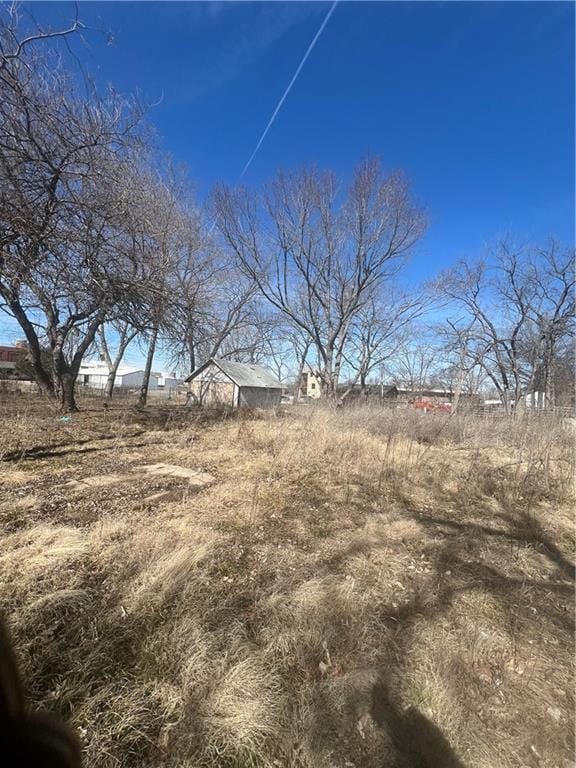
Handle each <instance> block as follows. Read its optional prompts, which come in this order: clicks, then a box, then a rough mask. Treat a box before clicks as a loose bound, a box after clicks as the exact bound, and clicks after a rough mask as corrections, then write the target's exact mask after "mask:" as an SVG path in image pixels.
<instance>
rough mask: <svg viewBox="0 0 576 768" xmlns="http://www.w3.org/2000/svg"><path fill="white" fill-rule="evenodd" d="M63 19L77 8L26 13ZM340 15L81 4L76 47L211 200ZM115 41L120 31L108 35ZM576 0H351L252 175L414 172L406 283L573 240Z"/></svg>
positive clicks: (41, 7)
mask: <svg viewBox="0 0 576 768" xmlns="http://www.w3.org/2000/svg"><path fill="white" fill-rule="evenodd" d="M25 7H26V8H28V9H30V10H31V11H32V13H33V14H34V15H35V17H36V18H37V19H38V20H39V21H42V22H49V23H51V24H54V25H60V24H61V23H62V22H63V21H65V20H66V19H69V18H70V17H71V16H72V15H73V14H74V5H72V4H70V3H68V4H66V3H41V4H40V3H37V4H32V5H28V6H25ZM329 7H330V4H329V3H323V2H314V3H312V2H307V3H304V2H288V3H285V2H260V3H248V2H240V3H157V2H148V3H135V2H134V3H120V2H115V3H98V2H94V3H81V4H80V5H79V12H80V18H81V19H82V20H83V21H84V22H85V23H86V24H87V25H88V26H89V27H93V28H97V29H100V30H103V32H102V33H100V32H89V33H87V34H86V36H85V42H84V43H83V44H82V45H79V44H78V43H76V44H75V51H76V53H77V55H78V57H79V59H80V61H82V63H83V64H84V65H85V66H86V68H87V69H88V70H89V71H91V72H92V73H93V74H94V75H95V77H96V79H97V81H98V82H99V83H100V84H105V83H112V84H113V85H114V86H115V87H116V88H117V89H118V90H120V91H122V92H131V91H134V90H136V89H138V90H139V91H140V92H141V94H142V95H143V96H144V98H145V99H147V100H148V101H150V102H157V104H156V106H154V107H152V108H151V110H150V113H149V118H150V120H151V121H152V123H153V124H154V125H155V126H156V128H157V130H158V133H159V135H160V137H161V140H162V146H163V148H164V149H166V150H167V151H169V152H170V153H171V154H173V155H174V156H175V157H176V158H177V159H178V160H181V161H185V162H186V163H187V164H188V165H189V168H190V173H191V177H192V178H193V179H194V181H195V183H196V188H197V193H198V196H199V197H200V198H202V197H203V196H204V195H205V194H207V193H208V191H209V189H210V187H211V185H212V184H214V183H215V182H217V181H225V182H228V183H234V182H235V181H236V180H237V178H238V176H239V174H240V172H241V170H242V168H243V166H244V164H245V163H246V161H247V159H248V158H249V156H250V154H251V153H252V150H253V149H254V146H255V144H256V142H257V140H258V138H259V136H260V134H261V133H262V131H263V129H264V127H265V125H266V123H267V121H268V119H269V117H270V115H271V113H272V111H273V109H274V107H275V106H276V104H277V102H278V100H279V98H280V96H281V95H282V93H283V92H284V89H285V88H286V85H287V84H288V82H289V80H290V78H291V77H292V75H293V73H294V71H295V69H296V67H297V65H298V63H299V61H300V59H301V57H302V55H303V53H304V51H305V50H306V48H307V46H308V45H309V43H310V41H311V40H312V38H313V37H314V35H315V33H316V31H317V30H318V27H319V25H320V24H321V22H322V19H323V18H324V16H325V14H326V13H327V11H328V9H329ZM106 33H110V35H108V34H106ZM573 40H574V5H573V4H572V3H568V2H465V1H463V2H442V3H438V2H370V3H367V2H340V3H339V4H338V6H337V7H336V9H335V11H334V13H333V15H332V17H331V18H330V21H329V22H328V24H327V26H326V28H325V30H324V32H323V34H322V36H321V37H320V39H319V40H318V43H317V45H316V46H315V48H314V50H313V51H312V53H311V55H310V57H309V59H308V61H307V62H306V64H305V66H304V68H303V70H302V72H301V74H300V77H299V79H298V80H297V82H296V84H295V86H294V88H293V89H292V91H291V93H290V95H289V96H288V98H287V100H286V102H285V104H284V106H283V108H282V110H281V111H280V113H279V115H278V117H277V119H276V121H275V123H274V125H273V126H272V128H271V130H270V132H269V134H268V136H267V137H266V140H265V141H264V143H263V144H262V147H261V148H260V151H259V152H258V155H257V156H256V158H255V160H254V162H253V164H252V166H251V167H250V169H249V171H248V173H247V174H246V177H245V183H247V184H259V183H260V182H262V181H263V180H265V179H267V178H269V177H270V176H271V175H272V174H273V173H274V172H275V170H276V169H277V168H279V167H281V166H282V167H294V166H298V165H301V164H303V163H316V164H318V165H319V166H321V167H326V168H331V169H333V170H335V171H336V172H338V173H339V174H340V175H341V176H343V177H344V178H346V177H347V176H348V175H349V174H350V172H351V170H352V168H353V166H354V165H355V163H356V162H358V161H359V160H360V159H361V158H362V157H363V156H364V155H366V154H376V155H379V156H380V157H381V159H382V162H383V163H384V165H385V166H386V167H387V168H390V169H394V168H402V169H404V170H405V172H406V173H407V174H408V176H409V178H410V179H411V181H412V184H413V189H414V193H415V195H416V197H417V198H418V199H419V200H420V201H421V203H422V204H423V205H424V206H425V207H426V208H427V209H428V212H429V218H430V229H429V232H428V234H427V235H426V237H425V239H424V240H423V242H422V243H421V245H420V247H419V249H418V252H417V253H416V254H415V257H414V259H413V262H412V265H411V267H410V271H409V276H410V277H411V278H414V279H415V278H416V277H424V278H427V277H432V276H433V275H434V274H435V273H436V272H437V271H438V270H439V269H441V268H443V267H445V266H447V265H449V264H450V263H452V262H453V261H454V260H455V259H456V258H458V257H460V256H465V255H477V254H478V253H479V251H480V250H481V249H482V247H483V246H484V245H485V244H486V243H487V242H489V241H491V240H493V239H494V238H495V237H497V236H498V235H501V234H503V233H505V232H512V233H514V234H516V235H517V236H519V237H520V238H523V239H540V238H544V237H546V236H548V235H554V236H556V237H558V238H560V239H561V240H562V241H563V242H565V243H566V244H569V243H571V242H573V239H574V213H573V212H574V147H573V144H574V42H573Z"/></svg>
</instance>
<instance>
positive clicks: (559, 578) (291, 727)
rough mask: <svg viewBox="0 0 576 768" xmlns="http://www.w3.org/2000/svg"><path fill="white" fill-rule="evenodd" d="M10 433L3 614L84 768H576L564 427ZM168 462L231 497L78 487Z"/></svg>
mask: <svg viewBox="0 0 576 768" xmlns="http://www.w3.org/2000/svg"><path fill="white" fill-rule="evenodd" d="M5 421H6V425H5V429H4V434H5V439H4V444H3V445H2V446H0V454H3V455H4V459H5V461H4V462H3V463H2V464H0V469H1V471H2V474H1V477H0V520H1V521H2V523H3V524H4V526H5V531H6V532H5V535H4V538H3V546H2V550H1V553H0V584H1V587H0V590H1V591H0V598H1V600H2V605H3V607H4V611H5V613H6V616H7V619H8V623H9V626H10V629H11V631H12V634H13V638H14V640H15V643H16V646H17V653H18V656H19V659H20V662H21V665H22V670H23V674H24V677H25V679H26V681H27V684H28V688H29V695H30V699H31V701H32V703H33V705H34V706H36V707H39V708H45V709H50V710H52V711H56V712H59V713H60V714H62V715H63V716H65V717H66V718H69V719H70V720H71V721H72V722H73V724H74V725H75V726H76V727H77V728H78V729H79V731H80V734H81V736H82V740H83V744H84V751H85V763H86V765H87V766H89V768H92V767H95V766H98V768H108V767H110V768H112V767H114V766H126V767H127V768H130V767H131V766H149V765H154V766H166V768H168V766H170V768H174V767H176V768H184V767H186V768H192V767H194V768H204V767H208V766H218V767H221V768H247V767H251V768H264V767H267V768H268V767H269V768H272V767H273V766H276V767H278V766H284V767H285V768H346V766H348V767H349V768H350V767H351V766H355V767H356V768H361V767H363V766H366V768H367V767H368V766H387V767H388V766H390V767H391V768H393V766H398V767H401V766H412V765H414V766H416V765H417V766H466V767H467V768H494V767H495V766H502V767H503V768H507V767H508V766H510V768H512V767H513V766H518V768H520V766H534V767H536V766H541V767H542V768H546V767H549V768H555V767H557V768H567V767H568V766H569V765H573V762H572V761H573V759H574V750H573V743H572V734H573V583H574V582H573V578H574V571H573V567H572V565H571V562H572V560H573V526H572V513H571V499H572V473H573V454H572V442H573V436H572V435H571V434H570V428H569V427H567V426H563V425H562V424H551V423H549V422H540V421H529V420H526V421H522V422H519V423H517V424H511V423H510V422H504V421H482V420H478V419H474V418H472V417H458V418H452V419H449V418H446V417H443V416H436V415H428V416H425V415H423V414H417V413H411V412H407V411H402V412H400V411H398V412H392V411H378V410H367V409H359V410H356V411H352V410H350V411H347V410H342V411H339V412H332V411H329V410H320V409H318V410H312V409H310V410H304V409H303V410H301V411H299V410H298V409H293V410H291V411H287V413H285V414H284V415H283V416H276V417H275V416H269V417H263V416H262V417H255V416H251V417H240V418H237V417H234V418H227V419H216V418H212V417H207V415H206V414H202V416H201V417H200V416H198V415H192V416H191V415H190V414H188V415H186V414H185V411H183V410H174V411H173V413H172V414H171V413H170V412H169V411H167V410H166V409H164V410H161V411H158V412H156V414H154V411H152V412H149V413H147V414H145V415H144V416H140V415H138V414H137V413H135V412H132V411H128V410H125V411H109V412H106V413H101V412H97V411H87V412H83V413H81V414H78V415H77V416H74V418H73V420H72V422H71V423H70V424H63V423H62V422H59V421H57V418H56V417H55V416H54V415H52V414H47V415H43V414H41V413H37V414H36V415H34V416H30V417H29V418H28V419H26V417H25V414H24V412H23V411H22V412H21V413H20V414H18V415H14V416H13V417H10V416H8V417H7V418H6V419H5ZM159 461H163V462H169V463H172V464H180V465H182V466H186V467H194V468H198V469H201V470H202V471H205V472H209V473H211V474H213V475H214V476H215V477H216V482H215V483H214V484H213V485H211V486H210V487H207V488H204V489H203V490H200V491H195V490H194V489H188V490H184V489H183V485H182V482H183V481H182V480H179V479H178V478H168V477H155V476H150V477H149V478H146V479H142V477H140V476H139V477H138V480H137V481H136V480H135V481H134V482H131V481H130V479H128V480H126V481H124V480H123V481H122V482H119V483H117V484H115V485H109V486H99V485H98V484H94V485H87V486H86V488H85V490H83V491H78V490H76V491H74V492H71V491H70V490H69V489H68V488H67V487H66V483H67V482H69V481H70V480H81V479H85V478H87V477H94V476H98V475H104V474H109V473H114V474H115V475H118V476H124V475H128V477H129V476H130V473H131V472H133V471H134V470H135V468H136V467H137V466H140V465H142V464H146V463H155V462H159ZM164 489H170V490H173V491H174V494H175V495H174V496H169V497H168V500H167V501H165V502H160V503H158V504H154V505H152V506H150V505H143V504H142V499H143V498H144V497H145V496H147V495H148V494H150V493H154V492H157V491H161V490H164ZM170 499H175V500H170Z"/></svg>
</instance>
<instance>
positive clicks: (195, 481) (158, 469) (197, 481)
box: [135, 463, 216, 488]
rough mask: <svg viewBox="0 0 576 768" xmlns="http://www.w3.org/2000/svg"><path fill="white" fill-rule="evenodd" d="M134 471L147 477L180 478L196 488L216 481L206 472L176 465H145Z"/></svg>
mask: <svg viewBox="0 0 576 768" xmlns="http://www.w3.org/2000/svg"><path fill="white" fill-rule="evenodd" d="M135 470H136V471H140V472H142V473H144V474H148V475H160V476H162V477H180V478H183V479H185V480H188V484H189V485H192V486H195V487H198V488H203V487H204V486H205V485H210V483H213V482H214V480H215V479H216V478H215V477H214V475H211V474H209V473H208V472H202V471H201V470H199V469H189V468H188V467H180V466H178V465H177V464H162V463H159V464H145V465H144V466H141V467H135Z"/></svg>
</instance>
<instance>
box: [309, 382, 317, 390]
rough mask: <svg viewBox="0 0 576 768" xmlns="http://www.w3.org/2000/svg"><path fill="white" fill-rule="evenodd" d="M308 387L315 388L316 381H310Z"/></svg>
mask: <svg viewBox="0 0 576 768" xmlns="http://www.w3.org/2000/svg"><path fill="white" fill-rule="evenodd" d="M310 389H316V382H315V381H312V382H311V383H310Z"/></svg>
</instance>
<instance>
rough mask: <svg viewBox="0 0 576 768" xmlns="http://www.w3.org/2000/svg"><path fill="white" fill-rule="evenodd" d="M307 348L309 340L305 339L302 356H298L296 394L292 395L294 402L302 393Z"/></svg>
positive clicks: (297, 400)
mask: <svg viewBox="0 0 576 768" xmlns="http://www.w3.org/2000/svg"><path fill="white" fill-rule="evenodd" d="M309 348H310V342H309V341H307V342H306V344H305V346H304V351H303V352H302V356H301V357H300V365H299V367H298V376H297V377H296V395H295V397H294V399H295V401H296V402H299V400H300V397H301V395H302V375H303V373H304V366H305V365H306V355H307V354H308V349H309Z"/></svg>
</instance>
